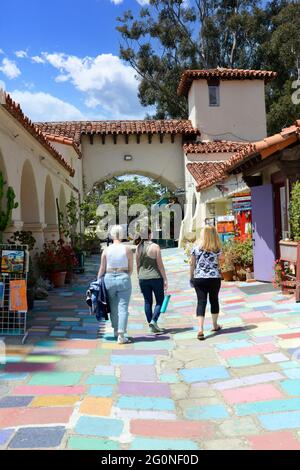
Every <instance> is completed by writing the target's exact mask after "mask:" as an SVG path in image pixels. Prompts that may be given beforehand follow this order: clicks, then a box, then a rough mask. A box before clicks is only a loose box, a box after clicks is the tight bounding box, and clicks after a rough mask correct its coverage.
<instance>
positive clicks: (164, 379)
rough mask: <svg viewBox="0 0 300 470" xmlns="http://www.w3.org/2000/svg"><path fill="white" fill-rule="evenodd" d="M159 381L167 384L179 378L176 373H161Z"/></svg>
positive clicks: (173, 382)
mask: <svg viewBox="0 0 300 470" xmlns="http://www.w3.org/2000/svg"><path fill="white" fill-rule="evenodd" d="M160 381H161V382H164V383H169V384H175V383H177V382H179V378H178V377H177V375H176V374H161V376H160Z"/></svg>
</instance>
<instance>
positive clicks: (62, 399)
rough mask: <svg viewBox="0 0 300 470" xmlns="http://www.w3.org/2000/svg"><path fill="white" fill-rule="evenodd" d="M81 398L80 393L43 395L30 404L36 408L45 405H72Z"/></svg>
mask: <svg viewBox="0 0 300 470" xmlns="http://www.w3.org/2000/svg"><path fill="white" fill-rule="evenodd" d="M79 400H80V397H79V396H78V395H42V396H40V397H36V398H35V399H34V400H33V401H32V402H31V405H30V406H33V407H35V408H37V407H43V406H72V405H75V403H76V402H78V401H79Z"/></svg>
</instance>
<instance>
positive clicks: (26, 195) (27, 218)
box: [21, 160, 40, 227]
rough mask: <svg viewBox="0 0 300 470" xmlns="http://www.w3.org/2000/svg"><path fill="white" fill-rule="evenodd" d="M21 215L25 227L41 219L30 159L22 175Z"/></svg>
mask: <svg viewBox="0 0 300 470" xmlns="http://www.w3.org/2000/svg"><path fill="white" fill-rule="evenodd" d="M21 217H22V220H23V223H24V227H25V226H26V225H28V224H29V225H30V224H38V223H39V221H40V215H39V203H38V196H37V188H36V183H35V177H34V172H33V169H32V166H31V163H30V162H29V161H28V160H26V162H25V163H24V166H23V171H22V177H21Z"/></svg>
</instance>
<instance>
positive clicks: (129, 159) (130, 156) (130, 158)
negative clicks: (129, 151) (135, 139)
mask: <svg viewBox="0 0 300 470" xmlns="http://www.w3.org/2000/svg"><path fill="white" fill-rule="evenodd" d="M124 160H125V162H131V160H132V155H124Z"/></svg>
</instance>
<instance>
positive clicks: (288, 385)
mask: <svg viewBox="0 0 300 470" xmlns="http://www.w3.org/2000/svg"><path fill="white" fill-rule="evenodd" d="M280 385H281V387H282V389H283V390H284V391H285V392H286V393H288V394H289V395H300V379H298V380H284V381H283V382H280Z"/></svg>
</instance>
